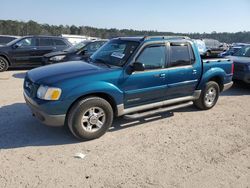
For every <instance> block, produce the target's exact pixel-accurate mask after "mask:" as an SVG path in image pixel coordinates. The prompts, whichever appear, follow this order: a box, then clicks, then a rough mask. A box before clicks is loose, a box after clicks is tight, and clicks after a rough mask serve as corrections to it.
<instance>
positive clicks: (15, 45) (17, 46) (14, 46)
mask: <svg viewBox="0 0 250 188" xmlns="http://www.w3.org/2000/svg"><path fill="white" fill-rule="evenodd" d="M20 46H21V44H18V43H16V44H14V45H13V48H19V47H20Z"/></svg>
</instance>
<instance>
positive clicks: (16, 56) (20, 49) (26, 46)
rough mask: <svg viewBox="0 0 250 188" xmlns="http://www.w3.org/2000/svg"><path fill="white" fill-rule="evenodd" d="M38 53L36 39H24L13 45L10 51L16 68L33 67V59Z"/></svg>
mask: <svg viewBox="0 0 250 188" xmlns="http://www.w3.org/2000/svg"><path fill="white" fill-rule="evenodd" d="M36 51H37V47H36V39H35V38H33V37H28V38H24V39H22V40H20V41H18V42H17V43H16V44H14V45H13V50H12V51H10V54H11V57H12V60H13V62H14V64H15V65H16V66H22V65H26V66H30V65H32V61H33V57H34V56H35V54H36Z"/></svg>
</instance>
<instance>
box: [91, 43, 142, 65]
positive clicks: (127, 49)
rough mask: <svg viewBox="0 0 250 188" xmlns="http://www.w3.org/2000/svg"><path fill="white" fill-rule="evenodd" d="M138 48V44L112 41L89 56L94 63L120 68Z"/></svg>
mask: <svg viewBox="0 0 250 188" xmlns="http://www.w3.org/2000/svg"><path fill="white" fill-rule="evenodd" d="M138 46H139V42H136V41H127V40H122V39H113V40H111V41H109V42H108V43H106V44H104V45H103V46H102V47H101V48H100V49H99V50H98V51H97V52H96V53H94V54H93V55H92V56H91V61H93V62H94V63H99V62H103V63H106V64H109V65H114V66H122V65H123V64H124V63H126V61H127V60H128V58H129V57H130V56H131V54H133V53H134V51H135V50H136V48H137V47H138Z"/></svg>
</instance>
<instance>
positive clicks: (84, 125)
mask: <svg viewBox="0 0 250 188" xmlns="http://www.w3.org/2000/svg"><path fill="white" fill-rule="evenodd" d="M67 119H68V122H67V124H68V127H69V129H70V131H71V132H72V134H73V135H74V136H75V137H76V138H78V139H81V140H91V139H95V138H99V137H100V136H102V135H104V134H105V133H106V131H107V130H108V129H109V127H110V126H111V124H112V122H113V109H112V107H111V105H110V104H109V103H108V102H107V101H106V100H104V99H102V98H99V97H88V98H85V99H83V100H81V101H79V102H77V103H76V104H74V105H73V107H72V108H71V110H70V112H69V114H68V118H67Z"/></svg>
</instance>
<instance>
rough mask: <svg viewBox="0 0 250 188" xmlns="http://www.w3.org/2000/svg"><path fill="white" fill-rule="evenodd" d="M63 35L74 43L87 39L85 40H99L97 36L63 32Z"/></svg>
mask: <svg viewBox="0 0 250 188" xmlns="http://www.w3.org/2000/svg"><path fill="white" fill-rule="evenodd" d="M61 36H62V37H64V38H66V39H67V40H68V41H69V42H70V43H71V44H72V45H75V44H78V43H80V42H82V41H85V40H97V39H99V38H97V37H89V36H84V35H68V34H67V35H66V34H62V35H61Z"/></svg>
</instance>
